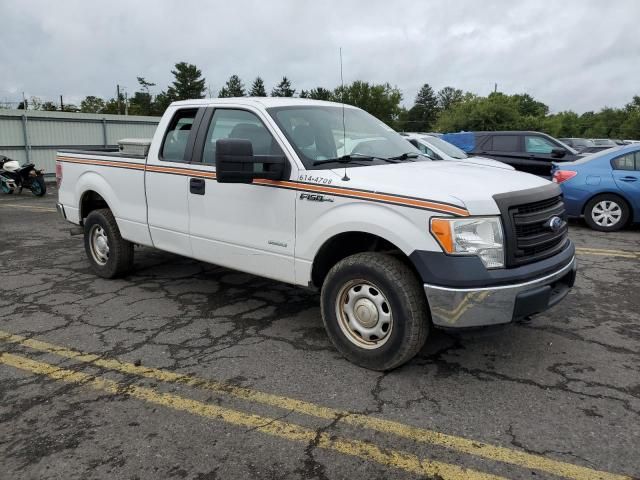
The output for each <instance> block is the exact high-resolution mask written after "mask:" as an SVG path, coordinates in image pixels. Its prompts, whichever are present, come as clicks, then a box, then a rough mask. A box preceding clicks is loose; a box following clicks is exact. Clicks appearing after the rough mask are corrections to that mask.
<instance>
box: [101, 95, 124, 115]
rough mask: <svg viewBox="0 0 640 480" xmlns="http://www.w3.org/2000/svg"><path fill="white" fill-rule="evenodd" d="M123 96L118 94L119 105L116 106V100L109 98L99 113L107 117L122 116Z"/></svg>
mask: <svg viewBox="0 0 640 480" xmlns="http://www.w3.org/2000/svg"><path fill="white" fill-rule="evenodd" d="M124 103H125V99H124V94H123V93H121V94H120V104H118V100H116V99H115V98H110V99H109V100H107V101H106V102H105V104H104V108H103V109H102V112H101V113H107V114H109V115H124V110H125V108H124Z"/></svg>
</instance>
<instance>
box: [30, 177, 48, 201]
mask: <svg viewBox="0 0 640 480" xmlns="http://www.w3.org/2000/svg"><path fill="white" fill-rule="evenodd" d="M31 193H33V194H34V195H35V196H36V197H42V196H43V195H44V194H45V193H47V184H46V183H44V177H43V176H42V175H38V176H37V177H34V178H33V180H31Z"/></svg>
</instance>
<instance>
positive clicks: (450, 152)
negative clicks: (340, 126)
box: [401, 133, 514, 170]
mask: <svg viewBox="0 0 640 480" xmlns="http://www.w3.org/2000/svg"><path fill="white" fill-rule="evenodd" d="M401 135H402V136H403V137H405V138H406V139H407V140H408V141H409V143H411V145H413V146H414V147H416V148H417V149H418V150H420V151H421V152H422V153H424V154H425V155H426V156H427V157H429V158H431V159H432V160H450V161H454V162H465V163H473V164H474V165H485V166H487V167H497V168H503V169H507V170H513V169H514V168H513V167H512V166H511V165H507V164H506V163H504V162H499V161H497V160H492V159H490V158H484V157H476V156H469V155H467V153H466V152H465V151H463V150H461V149H459V148H458V147H456V146H455V145H452V144H450V143H449V142H445V141H444V140H441V139H440V138H438V137H434V136H432V135H431V134H428V135H427V134H422V133H401Z"/></svg>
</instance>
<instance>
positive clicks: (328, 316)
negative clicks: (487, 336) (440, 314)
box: [320, 252, 430, 371]
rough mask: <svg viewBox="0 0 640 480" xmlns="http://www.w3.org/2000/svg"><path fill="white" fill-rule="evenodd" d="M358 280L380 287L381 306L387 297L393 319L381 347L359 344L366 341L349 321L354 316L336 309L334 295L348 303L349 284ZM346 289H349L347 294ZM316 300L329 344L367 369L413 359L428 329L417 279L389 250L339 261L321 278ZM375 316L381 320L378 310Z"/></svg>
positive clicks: (397, 364)
mask: <svg viewBox="0 0 640 480" xmlns="http://www.w3.org/2000/svg"><path fill="white" fill-rule="evenodd" d="M360 281H365V282H367V283H370V284H371V286H372V287H373V289H371V288H370V287H365V288H369V289H370V290H372V291H373V292H374V294H375V292H377V291H378V290H379V293H380V294H382V299H384V300H385V302H383V303H382V305H384V303H386V302H388V306H387V309H390V312H391V318H392V321H391V324H390V325H391V326H390V327H387V328H388V329H389V330H388V333H386V334H385V335H386V336H385V337H383V338H384V339H385V340H384V343H382V344H381V345H380V346H375V345H376V341H373V342H371V344H372V345H373V346H371V345H370V346H369V348H366V347H363V346H360V345H359V344H358V343H360V344H362V343H364V342H365V339H363V338H362V337H360V340H358V339H357V336H358V335H354V334H353V333H350V332H351V331H352V330H353V329H352V328H351V327H349V326H348V324H349V325H353V323H352V322H353V321H354V320H353V319H351V318H350V317H349V316H348V315H347V314H346V313H344V309H343V308H341V312H343V313H339V312H338V306H337V302H338V297H339V296H340V298H341V299H346V300H347V302H350V301H351V300H350V299H349V294H350V293H351V291H352V290H349V288H353V289H354V290H355V289H357V288H358V285H359V283H358V282H360ZM353 285H355V286H353ZM344 292H348V294H346V296H345V293H344ZM356 298H357V297H356ZM320 302H321V307H322V319H323V321H324V326H325V329H326V330H327V334H328V336H329V339H330V340H331V342H332V343H333V345H334V346H335V347H336V349H337V350H338V351H339V352H340V353H341V354H342V355H343V356H344V357H345V358H347V359H348V360H349V361H351V362H353V363H355V364H356V365H360V366H361V367H365V368H369V369H371V370H380V371H384V370H391V369H393V368H396V367H398V366H400V365H402V364H403V363H405V362H407V361H409V360H411V359H412V358H413V357H414V356H415V355H416V354H417V353H418V352H419V351H420V349H421V348H422V346H423V345H424V343H425V341H426V339H427V335H428V333H429V325H430V320H429V310H428V306H427V301H426V297H425V294H424V291H423V290H422V288H421V285H420V282H419V281H418V278H417V277H416V276H415V274H414V273H413V271H411V269H410V268H409V267H408V266H407V265H405V264H404V263H403V262H402V261H400V260H399V259H397V258H394V257H392V256H390V255H385V254H381V253H374V252H366V253H358V254H355V255H352V256H350V257H347V258H345V259H343V260H341V261H340V262H338V263H337V264H336V265H334V267H333V268H332V269H331V270H330V271H329V273H328V275H327V278H326V279H325V281H324V284H323V286H322V292H321V297H320ZM340 302H342V300H340ZM347 302H345V305H346V304H347ZM341 304H342V303H341ZM356 305H357V302H356ZM382 308H383V309H384V307H382ZM354 311H355V309H354ZM379 311H380V310H378V312H379ZM339 316H340V317H339ZM345 318H349V319H350V320H348V321H345V320H344V319H345ZM375 318H376V319H377V321H378V322H379V321H380V317H379V316H378V314H376V315H375ZM350 337H351V338H350ZM367 340H368V339H367Z"/></svg>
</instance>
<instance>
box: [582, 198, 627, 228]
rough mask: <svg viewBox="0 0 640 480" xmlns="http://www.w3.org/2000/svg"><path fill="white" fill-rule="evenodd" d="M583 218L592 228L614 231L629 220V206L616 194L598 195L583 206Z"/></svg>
mask: <svg viewBox="0 0 640 480" xmlns="http://www.w3.org/2000/svg"><path fill="white" fill-rule="evenodd" d="M584 220H585V222H587V225H589V227H591V228H592V229H594V230H598V231H601V232H615V231H616V230H620V229H621V228H622V227H624V226H625V225H626V223H627V222H628V221H629V206H628V205H627V202H625V201H624V200H623V199H622V198H620V197H619V196H617V195H613V194H605V195H598V196H596V197H594V198H592V199H591V200H589V203H587V205H586V206H585V208H584Z"/></svg>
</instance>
